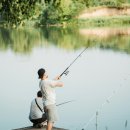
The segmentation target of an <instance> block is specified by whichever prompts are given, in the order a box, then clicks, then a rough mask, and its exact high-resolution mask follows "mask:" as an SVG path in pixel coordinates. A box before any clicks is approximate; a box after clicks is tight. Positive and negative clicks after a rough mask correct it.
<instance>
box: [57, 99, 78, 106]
mask: <svg viewBox="0 0 130 130" xmlns="http://www.w3.org/2000/svg"><path fill="white" fill-rule="evenodd" d="M73 101H75V100H70V101H67V102H62V103H59V104H57V105H56V106H60V105H63V104H66V103H69V102H73Z"/></svg>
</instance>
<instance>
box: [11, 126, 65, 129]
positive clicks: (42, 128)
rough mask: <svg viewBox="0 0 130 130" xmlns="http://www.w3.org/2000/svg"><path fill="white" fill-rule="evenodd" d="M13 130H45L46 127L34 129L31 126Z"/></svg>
mask: <svg viewBox="0 0 130 130" xmlns="http://www.w3.org/2000/svg"><path fill="white" fill-rule="evenodd" d="M13 130H46V126H44V127H42V128H34V127H32V126H28V127H23V128H17V129H13ZM52 130H67V129H63V128H57V127H53V129H52Z"/></svg>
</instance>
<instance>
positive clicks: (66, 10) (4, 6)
mask: <svg viewBox="0 0 130 130" xmlns="http://www.w3.org/2000/svg"><path fill="white" fill-rule="evenodd" d="M128 2H129V1H128V0H1V1H0V20H1V19H3V20H4V21H5V22H6V23H7V24H9V25H11V26H17V25H24V24H25V23H26V21H31V20H33V21H35V22H37V23H38V24H42V25H45V24H46V25H48V24H56V23H60V24H63V23H65V22H66V21H67V22H68V21H69V20H72V19H75V17H76V16H77V15H78V13H79V12H80V11H81V10H83V9H84V8H88V7H93V6H104V5H105V6H109V7H113V6H114V7H118V6H120V5H121V4H124V3H128Z"/></svg>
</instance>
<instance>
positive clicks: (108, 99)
mask: <svg viewBox="0 0 130 130" xmlns="http://www.w3.org/2000/svg"><path fill="white" fill-rule="evenodd" d="M127 79H128V77H127V78H124V80H123V81H126V80H127ZM122 84H123V83H121V84H120V86H119V87H118V88H117V89H116V90H114V91H113V93H112V94H111V95H110V96H108V98H106V100H105V102H104V103H102V104H101V107H99V109H98V110H97V111H96V114H95V112H94V114H93V115H92V116H91V117H90V119H89V120H88V122H87V123H85V124H84V125H82V127H80V128H81V130H85V129H87V127H88V126H89V124H90V123H91V122H92V121H93V120H94V119H95V117H96V116H97V112H98V113H99V112H101V110H102V109H103V107H104V106H105V105H106V104H107V103H110V99H111V98H112V97H113V96H114V95H115V94H116V93H117V91H119V90H120V88H121V87H123V85H122Z"/></svg>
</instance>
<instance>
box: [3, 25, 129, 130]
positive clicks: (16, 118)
mask: <svg viewBox="0 0 130 130" xmlns="http://www.w3.org/2000/svg"><path fill="white" fill-rule="evenodd" d="M85 47H87V50H86V51H85V52H84V53H83V54H82V56H81V57H80V58H78V59H77V61H76V62H75V63H74V64H73V65H72V66H71V67H70V68H69V74H68V75H67V76H63V77H62V81H63V82H64V84H65V85H64V87H63V88H57V89H56V93H57V104H59V103H63V102H66V101H70V100H74V101H73V102H70V103H67V104H64V105H61V106H59V107H58V108H57V109H58V113H59V117H60V119H59V121H57V122H56V124H55V126H57V127H62V128H68V129H70V130H82V129H84V130H128V129H130V102H129V99H130V27H118V28H114V27H113V28H107V27H103V28H83V27H81V28H76V27H75V28H60V27H57V28H56V27H50V28H26V29H24V28H21V29H5V28H0V89H1V91H0V103H1V105H0V129H1V130H10V129H14V128H20V127H24V126H28V125H32V124H31V123H30V121H29V120H28V115H29V110H30V103H31V101H32V100H33V99H34V98H35V97H36V93H37V91H38V90H39V86H38V85H39V79H38V75H37V71H38V69H39V68H42V67H43V68H45V69H46V70H47V72H48V74H49V77H50V78H54V77H56V76H57V75H59V74H61V73H62V72H63V71H64V69H65V68H66V67H68V66H69V65H70V63H71V62H72V61H73V60H74V59H75V58H76V57H77V56H78V55H79V54H80V52H81V51H83V49H84V48H85Z"/></svg>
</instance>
